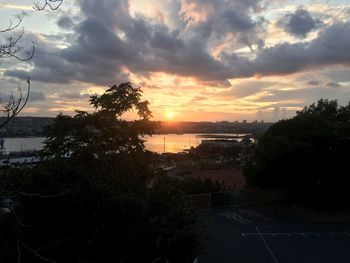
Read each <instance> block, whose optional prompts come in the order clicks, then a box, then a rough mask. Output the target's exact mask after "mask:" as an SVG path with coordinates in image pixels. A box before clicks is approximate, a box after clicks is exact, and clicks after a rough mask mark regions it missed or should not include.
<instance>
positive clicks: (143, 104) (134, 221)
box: [0, 83, 199, 262]
mask: <svg viewBox="0 0 350 263" xmlns="http://www.w3.org/2000/svg"><path fill="white" fill-rule="evenodd" d="M141 95H142V93H141V90H140V89H139V88H135V87H134V86H133V85H132V84H131V83H122V84H120V85H114V86H111V87H110V88H109V89H108V90H107V91H106V92H105V93H104V94H103V95H101V96H97V95H96V96H93V97H91V104H92V106H93V107H94V108H95V111H93V112H90V113H89V112H83V111H79V112H77V114H76V115H75V116H73V117H70V116H66V115H59V116H58V117H57V118H56V119H55V122H54V124H53V125H52V126H51V127H49V129H48V131H47V139H46V141H45V146H44V149H43V151H42V156H43V163H42V164H41V165H39V166H36V167H34V168H33V169H24V170H20V171H16V170H13V171H12V175H11V176H9V177H8V178H7V179H6V178H2V180H0V182H2V183H3V184H5V182H7V184H6V189H7V190H6V193H7V195H8V196H11V197H12V199H13V200H14V201H15V205H14V206H12V207H9V208H10V209H11V211H12V216H13V217H12V219H13V224H14V230H13V232H11V228H10V227H8V225H7V227H6V230H7V231H8V233H7V236H8V237H9V239H6V242H7V243H6V244H7V246H8V250H7V251H8V254H5V255H3V257H4V258H5V259H6V260H8V261H7V262H11V260H12V261H16V260H17V261H18V262H20V261H21V260H22V259H23V262H26V261H25V260H30V259H32V258H41V259H44V260H46V261H49V262H139V261H141V262H193V259H194V257H195V255H196V253H198V249H199V242H198V232H197V225H196V224H197V223H196V216H195V212H194V210H193V208H192V203H191V201H190V199H189V198H188V196H187V194H186V193H184V192H182V191H181V190H180V189H178V188H177V187H176V185H174V184H173V181H171V180H167V179H166V178H165V177H157V176H156V174H155V173H154V172H153V170H152V166H151V165H150V164H151V163H150V158H149V155H148V153H147V151H145V148H144V142H143V140H142V137H143V136H144V135H146V134H151V133H152V130H153V128H154V124H153V123H152V122H150V121H149V119H150V117H151V112H150V110H149V108H148V102H147V101H143V100H142V97H141ZM129 111H135V112H136V113H137V116H138V118H137V119H136V120H133V121H126V120H125V119H123V115H124V114H125V113H126V112H129ZM9 181H10V182H11V183H8V182H9Z"/></svg>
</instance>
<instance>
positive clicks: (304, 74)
mask: <svg viewBox="0 0 350 263" xmlns="http://www.w3.org/2000/svg"><path fill="white" fill-rule="evenodd" d="M21 12H25V13H26V16H25V18H24V20H23V26H24V28H25V36H24V38H23V40H22V43H21V45H22V46H23V48H24V49H23V52H24V53H23V56H25V52H26V51H28V49H29V50H30V45H31V43H32V42H34V43H35V47H36V51H35V55H34V58H33V59H32V60H31V61H29V62H20V61H16V60H15V59H1V61H0V79H1V80H0V81H1V90H0V96H1V97H3V98H4V97H6V94H8V93H9V92H10V91H11V90H14V89H15V88H16V87H17V85H18V83H20V84H21V85H25V82H24V80H25V79H26V78H27V77H28V76H30V78H31V79H32V89H33V92H32V94H31V100H30V103H29V104H28V106H27V107H26V109H25V112H23V113H22V115H31V116H54V115H56V114H57V113H58V112H64V113H67V114H72V113H73V112H74V109H78V110H90V107H89V104H88V99H89V96H90V95H91V94H94V93H102V92H103V91H104V90H105V89H106V87H108V86H109V85H113V84H118V83H121V82H126V81H131V82H132V83H134V84H135V85H137V86H140V87H142V89H143V91H144V98H146V99H147V100H149V101H150V103H151V110H152V111H153V115H154V118H155V119H158V120H164V119H170V118H172V119H173V120H185V121H189V120H192V121H203V120H209V121H216V120H229V121H233V120H243V119H247V120H255V119H257V120H265V121H271V120H278V119H281V118H287V117H289V116H292V115H293V114H294V112H295V111H296V110H299V109H301V108H302V107H303V106H305V105H309V104H310V103H312V102H315V101H317V100H318V99H320V98H329V99H337V100H338V101H339V103H340V104H347V103H348V102H349V101H350V0H343V1H339V0H334V1H332V0H329V1H299V0H294V1H291V0H272V1H271V0H270V1H263V0H162V1H156V0H75V1H74V0H69V1H68V0H66V1H65V2H64V4H63V5H62V6H61V8H60V9H59V10H58V11H44V12H37V11H33V9H32V1H30V0H11V1H10V0H0V25H1V26H2V27H3V28H5V27H6V26H8V23H9V20H13V21H15V18H14V16H15V15H16V14H19V13H21ZM2 37H3V36H2ZM2 40H3V38H2V39H1V40H0V41H2ZM26 48H27V50H26Z"/></svg>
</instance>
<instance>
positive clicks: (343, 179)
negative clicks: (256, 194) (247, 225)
mask: <svg viewBox="0 0 350 263" xmlns="http://www.w3.org/2000/svg"><path fill="white" fill-rule="evenodd" d="M349 112H350V104H348V105H346V106H339V105H338V103H337V101H329V100H319V101H318V102H317V103H315V104H312V105H310V106H308V107H305V108H304V109H303V110H302V111H300V112H297V115H296V116H295V117H294V118H292V119H289V120H282V121H279V122H277V123H276V124H274V125H272V126H271V127H270V128H269V130H268V131H267V132H266V133H265V134H264V135H263V136H262V137H261V138H260V140H259V143H258V147H257V149H256V157H255V159H254V160H253V161H252V162H251V163H250V164H248V166H247V167H246V176H247V179H248V182H249V183H250V184H251V185H254V186H259V187H287V188H288V189H289V190H290V193H291V197H292V198H293V199H295V200H299V201H302V202H308V201H309V202H312V203H313V204H319V205H325V203H326V202H328V203H329V204H332V205H334V204H346V203H347V202H346V200H347V199H348V198H347V192H348V191H347V189H348V187H349V186H350V177H349V176H348V174H347V173H345V172H344V171H346V170H347V165H348V163H349V162H350V156H349V154H347V149H348V148H349V147H350V137H349V134H350V114H349ZM334 201H336V202H334Z"/></svg>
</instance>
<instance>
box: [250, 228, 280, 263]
mask: <svg viewBox="0 0 350 263" xmlns="http://www.w3.org/2000/svg"><path fill="white" fill-rule="evenodd" d="M255 230H256V232H257V233H258V235H259V237H260V239H261V241H262V242H263V243H264V245H265V247H266V249H267V251H268V252H269V253H270V255H271V257H272V258H273V261H274V262H275V263H278V260H277V258H276V257H275V255H274V254H273V252H272V250H271V248H270V246H269V244H267V242H266V240H265V239H264V237H263V236H262V234H261V233H260V230H259V228H258V227H257V226H256V227H255Z"/></svg>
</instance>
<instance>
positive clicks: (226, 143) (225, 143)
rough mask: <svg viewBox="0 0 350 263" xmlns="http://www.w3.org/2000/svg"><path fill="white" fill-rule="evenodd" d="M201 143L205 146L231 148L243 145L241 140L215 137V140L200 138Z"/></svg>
mask: <svg viewBox="0 0 350 263" xmlns="http://www.w3.org/2000/svg"><path fill="white" fill-rule="evenodd" d="M202 144H203V145H206V146H212V147H219V148H233V147H244V144H243V143H242V142H238V141H236V140H227V139H217V140H202Z"/></svg>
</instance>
